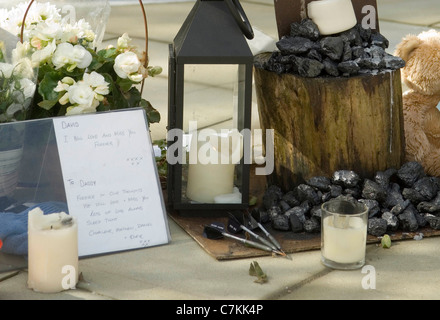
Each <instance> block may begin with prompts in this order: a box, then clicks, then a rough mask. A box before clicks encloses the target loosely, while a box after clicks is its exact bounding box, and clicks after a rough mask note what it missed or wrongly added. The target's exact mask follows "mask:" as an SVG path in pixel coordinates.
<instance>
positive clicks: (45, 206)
mask: <svg viewBox="0 0 440 320" xmlns="http://www.w3.org/2000/svg"><path fill="white" fill-rule="evenodd" d="M37 207H39V208H40V209H41V210H42V211H43V212H44V214H50V213H56V212H66V213H68V209H67V204H65V203H62V202H43V203H39V204H37V205H34V206H32V207H30V208H28V209H26V210H24V211H22V212H20V213H12V212H0V239H1V240H2V241H3V247H2V248H1V249H0V250H1V251H2V252H4V253H8V254H14V255H27V253H28V234H27V232H28V213H29V211H31V210H32V209H35V208H37Z"/></svg>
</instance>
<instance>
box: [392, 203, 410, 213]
mask: <svg viewBox="0 0 440 320" xmlns="http://www.w3.org/2000/svg"><path fill="white" fill-rule="evenodd" d="M410 204H411V201H410V200H405V201H403V202H399V203H398V204H396V205H395V206H394V207H392V208H391V210H390V212H391V213H392V214H394V215H396V216H397V215H399V214H401V213H402V212H403V210H405V209H406V208H408V206H409V205H410Z"/></svg>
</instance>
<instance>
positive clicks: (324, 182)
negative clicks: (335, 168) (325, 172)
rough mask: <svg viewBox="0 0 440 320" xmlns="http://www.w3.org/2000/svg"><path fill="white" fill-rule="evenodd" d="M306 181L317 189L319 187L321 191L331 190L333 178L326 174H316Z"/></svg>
mask: <svg viewBox="0 0 440 320" xmlns="http://www.w3.org/2000/svg"><path fill="white" fill-rule="evenodd" d="M306 183H307V184H308V185H309V186H311V187H313V188H316V189H319V190H321V191H329V190H330V185H331V183H332V182H331V180H330V179H329V178H327V177H324V176H316V177H312V178H310V179H308V180H307V181H306Z"/></svg>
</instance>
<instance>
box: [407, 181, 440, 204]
mask: <svg viewBox="0 0 440 320" xmlns="http://www.w3.org/2000/svg"><path fill="white" fill-rule="evenodd" d="M413 189H414V190H416V191H417V192H418V193H420V195H421V196H422V197H423V200H422V201H431V200H432V199H433V198H434V197H435V196H436V195H437V192H438V191H439V190H438V188H437V184H436V181H435V180H434V179H432V178H431V177H423V178H420V179H419V180H417V181H416V182H415V183H414V185H413Z"/></svg>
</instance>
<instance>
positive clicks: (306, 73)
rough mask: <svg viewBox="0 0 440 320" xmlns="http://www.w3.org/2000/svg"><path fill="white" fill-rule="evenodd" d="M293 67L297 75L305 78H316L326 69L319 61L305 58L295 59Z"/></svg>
mask: <svg viewBox="0 0 440 320" xmlns="http://www.w3.org/2000/svg"><path fill="white" fill-rule="evenodd" d="M293 67H294V70H295V71H296V73H298V74H299V75H300V76H302V77H305V78H315V77H317V76H319V75H320V74H321V72H322V70H323V69H324V65H323V64H322V63H321V62H319V61H318V60H314V59H309V58H303V57H295V62H294V64H293Z"/></svg>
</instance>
